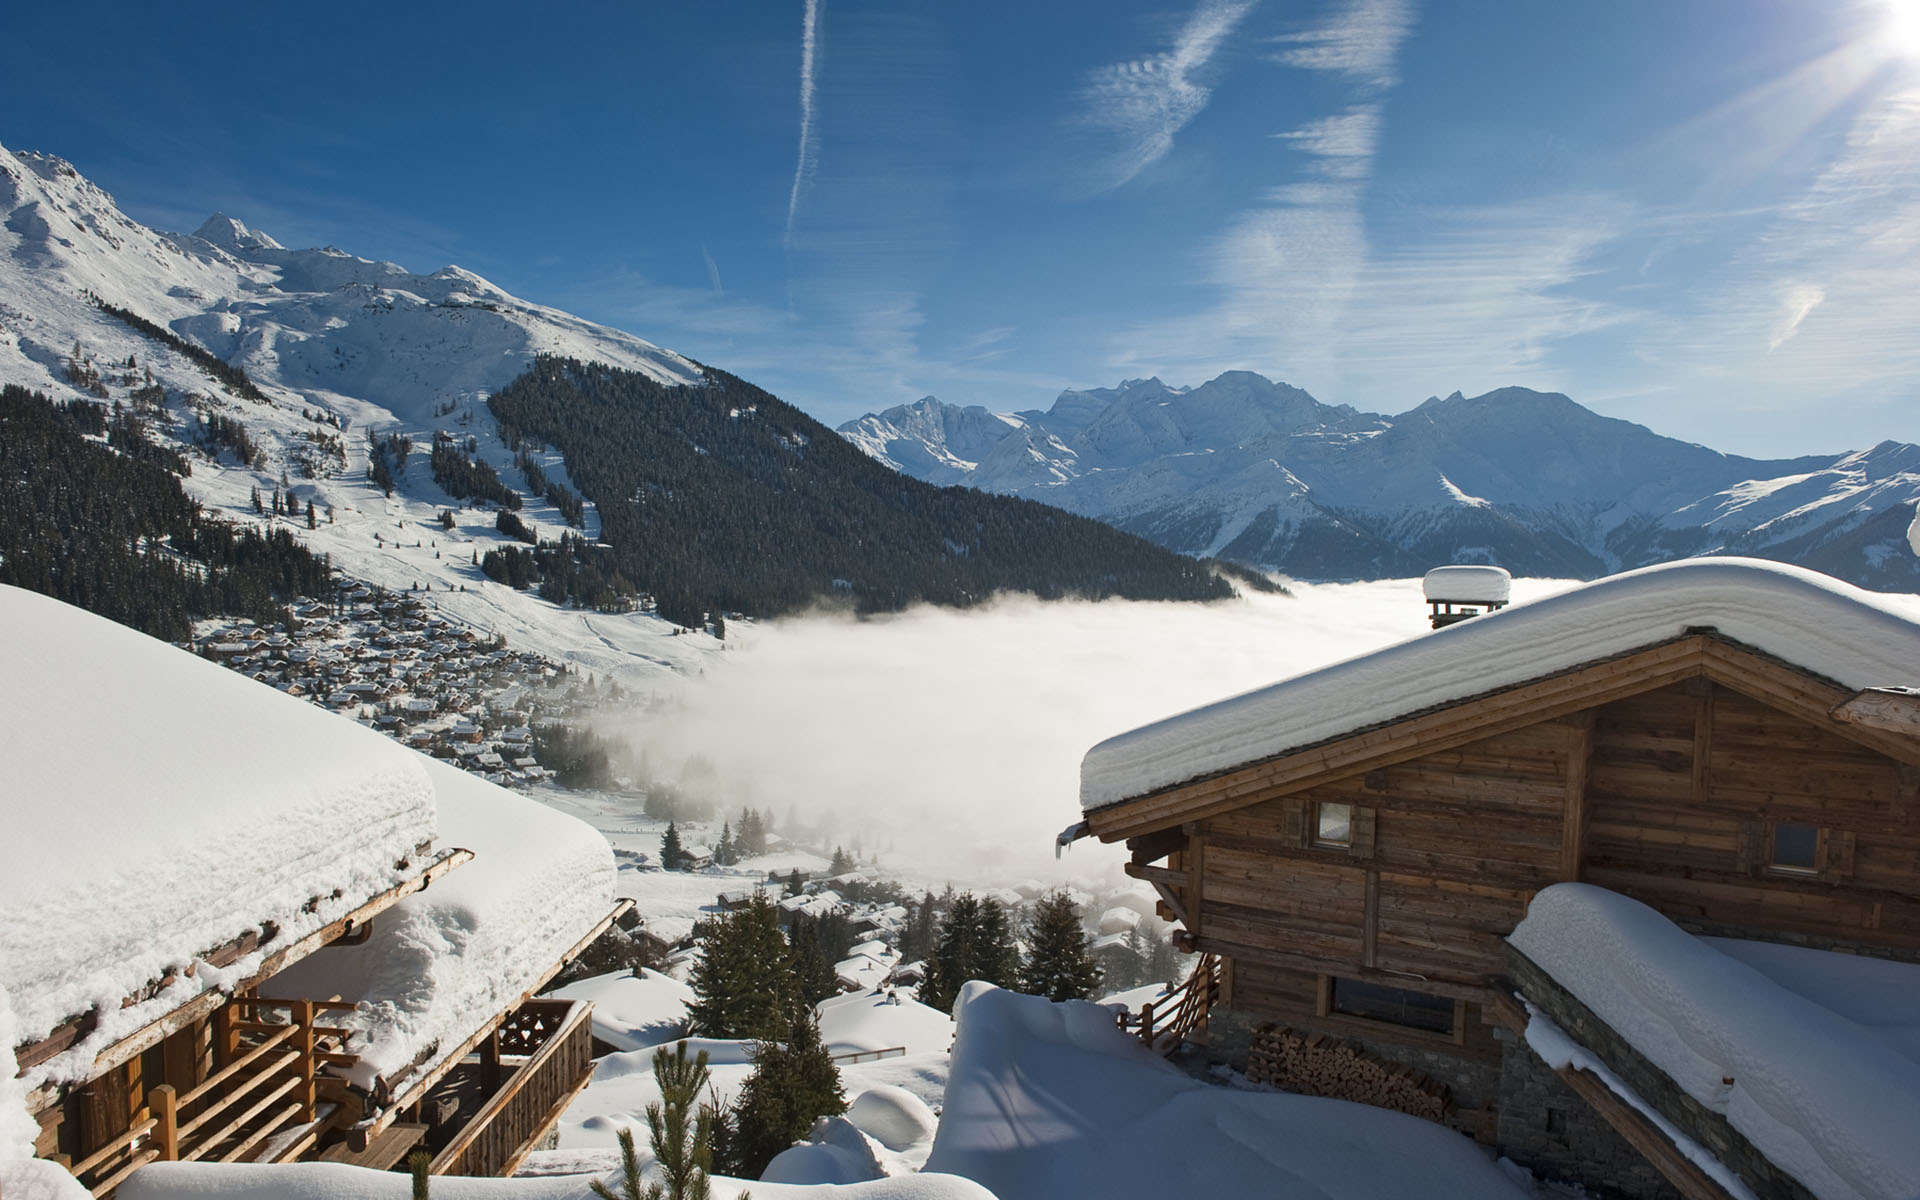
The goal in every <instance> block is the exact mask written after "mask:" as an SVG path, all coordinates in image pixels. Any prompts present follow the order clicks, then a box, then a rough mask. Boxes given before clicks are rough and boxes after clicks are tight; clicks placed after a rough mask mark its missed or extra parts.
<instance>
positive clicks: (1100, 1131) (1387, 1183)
mask: <svg viewBox="0 0 1920 1200" xmlns="http://www.w3.org/2000/svg"><path fill="white" fill-rule="evenodd" d="M958 1012H959V1025H960V1039H959V1042H958V1043H957V1044H956V1045H955V1046H954V1051H953V1067H952V1074H951V1076H950V1078H949V1080H948V1084H947V1094H946V1107H945V1110H944V1111H943V1112H942V1114H941V1119H940V1132H939V1134H938V1136H937V1137H936V1138H935V1139H934V1145H933V1153H932V1155H931V1157H929V1158H928V1160H927V1169H928V1170H932V1171H948V1172H953V1173H955V1174H961V1175H965V1176H967V1177H968V1178H970V1179H975V1180H978V1181H979V1182H981V1183H982V1184H985V1185H986V1186H987V1187H988V1188H990V1189H992V1191H993V1193H994V1195H996V1196H998V1197H1000V1200H1028V1198H1030V1197H1031V1198H1033V1200H1042V1198H1046V1200H1051V1198H1052V1197H1058V1196H1099V1197H1102V1198H1103V1200H1131V1198H1134V1197H1138V1198H1139V1200H1166V1198H1167V1197H1170V1196H1287V1197H1301V1198H1303V1200H1304V1198H1307V1197H1313V1198H1315V1200H1359V1198H1360V1197H1367V1198H1369V1200H1386V1198H1389V1197H1410V1196H1418V1197H1421V1198H1422V1200H1525V1197H1526V1195H1527V1193H1526V1192H1525V1191H1522V1190H1521V1189H1519V1188H1518V1187H1517V1186H1516V1185H1515V1184H1514V1182H1513V1181H1512V1180H1511V1179H1509V1178H1508V1177H1507V1176H1506V1175H1505V1174H1504V1173H1503V1172H1502V1171H1501V1170H1500V1169H1499V1168H1498V1167H1497V1166H1495V1165H1494V1163H1493V1161H1492V1160H1491V1159H1490V1158H1489V1157H1487V1155H1486V1154H1485V1152H1483V1151H1482V1150H1481V1149H1480V1148H1479V1147H1477V1146H1475V1145H1474V1144H1473V1143H1472V1142H1471V1141H1469V1140H1468V1139H1466V1138H1464V1137H1461V1136H1460V1135H1459V1134H1457V1133H1454V1132H1452V1131H1451V1130H1448V1129H1446V1128H1444V1127H1442V1126H1439V1125H1434V1124H1431V1123H1429V1122H1426V1121H1421V1120H1418V1119H1416V1118H1414V1117H1409V1116H1405V1115H1403V1114H1400V1113H1393V1112H1387V1111H1385V1110H1383V1109H1377V1108H1367V1107H1365V1106H1363V1105H1358V1104H1350V1103H1348V1102H1346V1101H1342V1100H1321V1099H1314V1098H1309V1097H1304V1096H1291V1095H1285V1094H1282V1093H1265V1092H1246V1091H1236V1090H1231V1089H1227V1088H1221V1087H1212V1086H1209V1085H1207V1084H1204V1083H1200V1082H1199V1081H1197V1080H1195V1079H1192V1078H1191V1077H1189V1076H1187V1075H1186V1074H1184V1073H1182V1072H1181V1071H1179V1070H1177V1069H1176V1068H1174V1067H1172V1066H1170V1065H1168V1064H1167V1063H1166V1062H1165V1061H1164V1060H1162V1059H1160V1058H1158V1057H1156V1056H1154V1055H1153V1054H1151V1053H1149V1052H1148V1051H1147V1050H1145V1049H1144V1048H1143V1047H1141V1046H1140V1044H1139V1043H1138V1042H1137V1041H1135V1040H1133V1039H1132V1038H1129V1037H1127V1036H1126V1035H1125V1034H1123V1033H1121V1032H1120V1031H1119V1030H1118V1029H1116V1028H1115V1027H1114V1024H1113V1014H1112V1013H1111V1012H1110V1011H1108V1010H1107V1009H1105V1008H1102V1007H1100V1006H1098V1005H1093V1004H1085V1003H1079V1002H1074V1003H1068V1004H1050V1003H1048V1002H1047V1001H1046V1000H1043V999H1038V998H1036V997H1032V996H1021V995H1017V994H1015V993H1012V992H1005V991H1001V990H999V989H996V988H991V987H989V986H988V985H985V984H980V983H974V984H969V985H967V989H966V991H965V993H964V994H963V996H962V998H961V1001H960V1004H959V1007H958Z"/></svg>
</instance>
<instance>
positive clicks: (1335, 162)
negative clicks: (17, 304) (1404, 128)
mask: <svg viewBox="0 0 1920 1200" xmlns="http://www.w3.org/2000/svg"><path fill="white" fill-rule="evenodd" d="M1273 136H1275V137H1277V138H1281V139H1283V140H1285V141H1288V142H1291V143H1293V145H1294V147H1295V148H1296V149H1299V150H1302V151H1305V152H1306V153H1308V154H1311V155H1313V156H1315V157H1316V158H1318V159H1320V160H1321V161H1320V162H1319V163H1317V164H1316V166H1317V170H1318V172H1319V173H1320V174H1322V175H1324V176H1326V177H1328V178H1331V179H1364V178H1366V176H1367V175H1368V173H1369V172H1370V171H1371V169H1372V166H1373V152H1374V149H1375V148H1376V147H1377V146H1378V145H1379V143H1380V106H1379V105H1378V104H1361V105H1356V106H1354V107H1353V108H1350V109H1348V110H1347V111H1346V112H1343V113H1340V114H1337V115H1335V116H1331V117H1322V118H1320V119H1319V120H1317V121H1310V122H1308V123H1307V124H1306V125H1303V126H1301V127H1300V128H1299V129H1295V130H1291V131H1289V132H1287V133H1276V134H1274V135H1273Z"/></svg>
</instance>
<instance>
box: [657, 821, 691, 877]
mask: <svg viewBox="0 0 1920 1200" xmlns="http://www.w3.org/2000/svg"><path fill="white" fill-rule="evenodd" d="M660 866H661V869H663V870H667V871H684V870H686V869H687V852H686V849H685V848H684V847H682V846H681V845H680V830H679V829H678V828H676V827H675V826H674V823H673V822H672V821H668V822H667V832H666V834H665V836H663V837H662V838H661V839H660Z"/></svg>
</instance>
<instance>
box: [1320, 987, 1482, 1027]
mask: <svg viewBox="0 0 1920 1200" xmlns="http://www.w3.org/2000/svg"><path fill="white" fill-rule="evenodd" d="M1453 1004H1454V1002H1453V1000H1452V999H1450V998H1449V997H1446V996H1430V995H1428V994H1427V993H1425V992H1413V991H1408V990H1407V989H1406V988H1397V987H1388V986H1387V985H1386V984H1384V983H1365V982H1362V981H1361V980H1358V979H1341V978H1339V977H1337V976H1336V977H1335V978H1334V981H1333V1001H1332V1005H1331V1007H1332V1009H1333V1011H1334V1012H1337V1013H1343V1014H1345V1015H1346V1016H1349V1017H1365V1018H1367V1019H1368V1020H1370V1021H1387V1022H1390V1023H1392V1024H1394V1025H1404V1026H1406V1027H1407V1028H1409V1029H1425V1030H1428V1031H1430V1032H1433V1033H1452V1032H1453Z"/></svg>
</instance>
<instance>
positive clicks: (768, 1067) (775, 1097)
mask: <svg viewBox="0 0 1920 1200" xmlns="http://www.w3.org/2000/svg"><path fill="white" fill-rule="evenodd" d="M845 1111H847V1100H846V1095H845V1093H843V1092H842V1091H841V1090H840V1071H839V1069H838V1068H837V1067H835V1066H834V1065H833V1059H832V1058H831V1057H830V1056H829V1055H828V1054H827V1048H826V1046H825V1045H824V1044H822V1043H821V1041H820V1026H819V1024H818V1023H817V1022H815V1020H814V1018H813V1014H812V1012H810V1011H808V1012H803V1013H801V1014H799V1015H798V1016H797V1017H796V1018H795V1019H794V1020H793V1022H792V1023H791V1025H790V1026H789V1027H788V1030H787V1033H786V1041H785V1043H784V1044H782V1043H780V1042H774V1041H765V1040H763V1041H760V1042H758V1043H756V1044H755V1046H754V1048H753V1074H752V1075H749V1076H748V1077H747V1081H746V1082H745V1083H744V1084H742V1085H741V1087H740V1099H739V1101H738V1103H737V1104H736V1105H735V1107H734V1121H735V1132H734V1145H735V1151H736V1154H737V1161H736V1165H737V1167H738V1169H739V1171H740V1173H741V1174H744V1175H746V1176H748V1177H750V1178H758V1177H759V1176H760V1174H761V1173H762V1172H763V1171H765V1170H766V1169H767V1164H768V1163H770V1162H772V1161H773V1156H774V1155H776V1154H778V1153H780V1152H781V1151H782V1150H785V1149H786V1148H787V1147H789V1146H791V1145H793V1144H794V1143H795V1142H797V1141H799V1140H800V1139H801V1138H803V1137H805V1136H806V1135H807V1131H808V1130H809V1129H812V1128H813V1123H814V1122H815V1121H817V1120H819V1119H820V1118H821V1117H830V1116H836V1115H838V1114H840V1113H843V1112H845Z"/></svg>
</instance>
